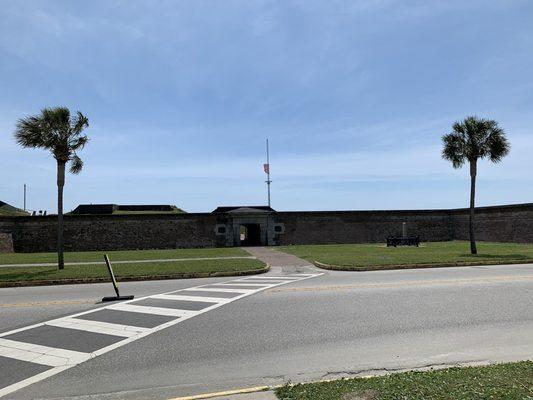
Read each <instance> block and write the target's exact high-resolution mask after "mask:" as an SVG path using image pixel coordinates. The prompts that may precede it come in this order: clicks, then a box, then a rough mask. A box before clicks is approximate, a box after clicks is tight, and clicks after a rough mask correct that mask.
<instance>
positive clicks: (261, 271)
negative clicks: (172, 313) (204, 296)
mask: <svg viewBox="0 0 533 400" xmlns="http://www.w3.org/2000/svg"><path fill="white" fill-rule="evenodd" d="M269 270H270V266H269V265H268V264H267V265H265V266H264V267H262V268H256V269H248V270H245V271H219V272H198V273H184V274H167V275H138V276H122V277H119V278H118V281H119V282H134V281H135V282H137V281H157V280H167V279H194V278H218V277H226V276H245V275H256V274H264V273H265V272H268V271H269ZM107 282H109V278H108V277H99V278H75V279H68V278H67V279H55V280H41V281H16V282H0V288H8V287H23V286H52V285H77V284H85V283H107Z"/></svg>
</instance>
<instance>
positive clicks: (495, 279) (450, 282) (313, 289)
mask: <svg viewBox="0 0 533 400" xmlns="http://www.w3.org/2000/svg"><path fill="white" fill-rule="evenodd" d="M531 281H533V276H531V275H519V276H502V277H493V278H467V279H433V280H417V281H403V282H390V283H358V284H352V285H331V286H312V287H294V288H281V289H269V290H267V291H266V293H280V292H319V291H336V290H352V289H380V288H401V287H413V286H439V285H455V284H487V283H499V282H531Z"/></svg>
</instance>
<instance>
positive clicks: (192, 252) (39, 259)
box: [0, 247, 250, 265]
mask: <svg viewBox="0 0 533 400" xmlns="http://www.w3.org/2000/svg"><path fill="white" fill-rule="evenodd" d="M104 254H108V255H109V258H110V259H111V261H132V260H133V261H134V260H161V259H172V258H206V257H211V258H212V257H239V256H249V255H250V254H248V253H246V252H245V251H243V250H242V249H239V248H233V247H230V248H203V249H165V250H117V251H77V252H66V253H65V262H85V261H103V260H104ZM55 262H57V253H2V254H0V265H2V264H31V263H55Z"/></svg>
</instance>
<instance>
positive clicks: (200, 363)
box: [0, 265, 533, 399]
mask: <svg viewBox="0 0 533 400" xmlns="http://www.w3.org/2000/svg"><path fill="white" fill-rule="evenodd" d="M297 271H300V272H304V273H316V272H319V273H320V272H325V273H324V275H322V276H319V277H314V278H309V279H305V280H301V281H294V282H288V283H285V284H283V285H280V286H276V287H271V288H266V289H265V290H261V291H259V292H257V293H255V292H254V293H253V294H250V295H247V296H246V297H243V298H240V299H238V300H236V301H231V302H228V303H227V304H224V305H223V306H221V307H219V308H215V309H212V310H211V311H207V312H202V313H201V314H198V315H196V316H194V317H193V318H190V319H187V320H184V321H183V322H181V323H179V324H176V325H172V326H169V327H167V328H166V329H163V330H159V331H156V332H153V333H151V334H149V335H148V336H146V337H143V338H140V339H138V340H136V341H133V342H131V343H129V344H126V345H124V346H122V347H118V348H116V349H114V350H112V351H109V352H106V353H105V354H102V355H100V356H98V357H96V358H93V359H90V360H88V361H85V362H82V363H80V364H79V365H76V366H75V367H72V368H70V369H67V370H65V371H63V372H60V373H58V374H56V375H54V376H51V377H49V378H47V379H44V380H42V381H40V382H37V383H34V384H32V385H29V386H27V387H25V388H23V389H20V390H18V391H16V392H14V393H10V394H9V395H6V396H5V398H13V399H53V398H70V397H73V398H80V399H83V398H86V399H89V398H90V399H119V398H120V399H168V398H171V397H177V396H185V395H191V394H198V393H205V392H212V391H220V390H227V389H234V388H240V387H247V386H257V385H276V384H282V383H284V382H287V381H289V380H290V381H292V382H299V381H305V380H313V379H323V378H335V377H340V376H355V375H365V374H369V373H379V372H384V371H392V370H401V369H408V368H420V367H427V366H442V365H453V364H466V363H485V362H494V361H511V360H521V359H533V266H532V265H509V266H490V267H462V268H440V269H422V270H405V271H379V272H358V273H353V272H330V271H321V270H320V271H318V270H316V269H311V268H306V267H301V266H300V267H298V268H279V267H275V268H273V270H272V271H271V272H269V273H268V274H267V275H263V277H264V276H282V275H284V274H292V275H295V276H296V273H297ZM257 279H258V281H260V278H259V277H258V278H257ZM229 280H232V278H224V279H210V280H205V279H202V280H177V281H159V282H139V283H133V282H132V283H125V284H123V285H122V290H123V292H124V293H128V294H135V295H136V297H141V296H145V295H153V294H158V293H163V292H169V291H175V290H179V289H183V288H188V287H189V288H190V287H194V286H198V285H206V284H213V285H214V286H212V287H215V286H216V284H217V283H220V282H223V281H229ZM248 282H250V281H248ZM219 287H224V286H219ZM227 287H232V286H227ZM110 290H111V288H110V286H109V285H100V284H98V285H80V286H60V287H38V288H17V289H0V334H1V333H2V332H4V333H5V332H7V331H11V330H13V329H16V328H19V327H22V326H26V325H29V324H34V323H39V322H44V321H47V320H50V319H52V318H57V317H62V316H65V315H69V314H73V313H78V312H82V311H87V310H91V309H93V308H98V307H102V305H101V304H95V299H99V298H100V297H102V296H103V295H109V294H110V293H109V292H110ZM180 293H183V292H180ZM152 302H153V300H152ZM152 305H153V304H152ZM42 335H45V336H46V335H48V336H49V337H50V336H54V335H53V332H52V333H48V334H47V332H42ZM104 336H105V335H104ZM27 337H28V335H27V334H26V336H24V335H22V337H17V336H15V338H16V339H17V340H21V341H23V340H35V339H32V338H30V339H27ZM46 340H48V341H53V340H52V339H50V338H48V339H46ZM109 341H110V343H111V342H113V340H112V339H109ZM60 342H61V340H60ZM66 342H68V340H66ZM106 343H107V342H106ZM83 345H84V346H85V347H86V350H87V351H89V350H92V347H91V346H93V347H94V346H95V342H94V340H93V339H92V338H88V339H86V340H85V339H84V341H83ZM96 345H98V343H96ZM96 347H97V346H96ZM21 368H22V370H23V369H24V366H15V365H14V366H13V368H10V369H9V370H10V371H13V372H12V373H13V374H15V373H17V371H18V370H20V369H21ZM4 370H7V369H6V368H5V369H4ZM38 372H39V371H35V373H38ZM6 376H7V375H6ZM0 379H1V378H0ZM6 379H7V378H6Z"/></svg>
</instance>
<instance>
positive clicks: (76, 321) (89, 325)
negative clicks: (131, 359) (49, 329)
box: [46, 317, 150, 337]
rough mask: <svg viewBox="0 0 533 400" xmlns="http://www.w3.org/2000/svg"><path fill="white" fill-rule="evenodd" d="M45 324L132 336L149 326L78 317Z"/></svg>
mask: <svg viewBox="0 0 533 400" xmlns="http://www.w3.org/2000/svg"><path fill="white" fill-rule="evenodd" d="M46 325H50V326H57V327H59V328H68V329H77V330H80V331H86V332H94V333H105V334H107V335H114V336H123V337H132V336H135V335H138V334H139V333H142V332H147V331H149V330H150V329H149V328H141V327H139V326H129V325H122V324H113V323H110V322H101V321H89V320H86V319H80V318H70V317H66V318H60V319H56V320H53V321H48V322H46Z"/></svg>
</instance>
